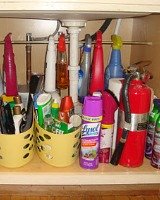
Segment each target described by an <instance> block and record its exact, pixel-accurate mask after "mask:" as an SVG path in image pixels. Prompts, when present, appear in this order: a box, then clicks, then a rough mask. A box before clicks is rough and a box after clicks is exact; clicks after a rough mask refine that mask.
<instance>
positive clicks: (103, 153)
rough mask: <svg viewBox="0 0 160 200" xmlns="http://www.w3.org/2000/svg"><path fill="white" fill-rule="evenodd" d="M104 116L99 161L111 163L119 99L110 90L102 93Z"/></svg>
mask: <svg viewBox="0 0 160 200" xmlns="http://www.w3.org/2000/svg"><path fill="white" fill-rule="evenodd" d="M102 105H103V118H102V125H101V134H100V151H99V162H100V163H109V162H110V159H111V155H112V142H113V127H114V113H115V111H116V110H117V108H118V101H117V100H116V98H115V96H114V95H113V94H112V93H111V92H110V91H104V92H103V93H102Z"/></svg>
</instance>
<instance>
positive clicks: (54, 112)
mask: <svg viewBox="0 0 160 200" xmlns="http://www.w3.org/2000/svg"><path fill="white" fill-rule="evenodd" d="M51 114H52V117H53V118H54V119H58V115H59V103H58V102H57V100H56V99H55V100H54V101H53V103H52V107H51Z"/></svg>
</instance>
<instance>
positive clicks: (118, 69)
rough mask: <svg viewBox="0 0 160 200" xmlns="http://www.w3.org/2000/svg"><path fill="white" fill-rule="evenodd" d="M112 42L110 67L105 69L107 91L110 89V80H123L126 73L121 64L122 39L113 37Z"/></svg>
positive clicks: (116, 36)
mask: <svg viewBox="0 0 160 200" xmlns="http://www.w3.org/2000/svg"><path fill="white" fill-rule="evenodd" d="M111 40H112V42H113V44H112V52H111V58H110V61H109V64H108V66H107V67H106V69H105V89H108V83H109V79H110V78H123V76H124V72H123V67H122V64H121V51H120V49H121V47H122V39H121V37H120V36H118V35H112V36H111Z"/></svg>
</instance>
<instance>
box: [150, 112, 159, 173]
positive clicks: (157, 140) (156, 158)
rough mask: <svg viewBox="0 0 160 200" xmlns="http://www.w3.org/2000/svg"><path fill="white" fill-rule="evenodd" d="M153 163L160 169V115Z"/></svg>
mask: <svg viewBox="0 0 160 200" xmlns="http://www.w3.org/2000/svg"><path fill="white" fill-rule="evenodd" d="M151 165H152V166H153V167H155V168H158V169H160V115H159V117H158V119H157V123H156V130H155V136H154V142H153V151H152V158H151Z"/></svg>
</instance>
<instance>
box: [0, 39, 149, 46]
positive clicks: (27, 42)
mask: <svg viewBox="0 0 160 200" xmlns="http://www.w3.org/2000/svg"><path fill="white" fill-rule="evenodd" d="M55 43H56V44H57V43H58V41H55ZM69 43H70V42H69V41H68V40H67V41H66V44H69ZM0 44H4V41H0ZM12 44H30V45H31V44H48V41H47V40H44V41H25V40H15V41H12ZM83 44H84V42H81V41H79V45H83ZM92 44H95V42H92ZM102 44H104V45H111V44H112V42H111V41H105V40H103V41H102ZM123 45H149V46H151V45H152V42H145V41H142V42H141V41H123Z"/></svg>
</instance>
